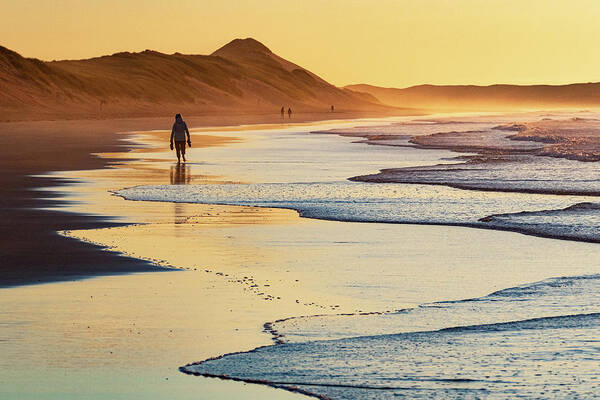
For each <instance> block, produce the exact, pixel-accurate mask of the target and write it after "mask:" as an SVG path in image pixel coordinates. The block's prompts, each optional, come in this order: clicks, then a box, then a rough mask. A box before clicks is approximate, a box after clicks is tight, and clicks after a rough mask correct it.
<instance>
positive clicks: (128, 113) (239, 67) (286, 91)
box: [0, 38, 390, 120]
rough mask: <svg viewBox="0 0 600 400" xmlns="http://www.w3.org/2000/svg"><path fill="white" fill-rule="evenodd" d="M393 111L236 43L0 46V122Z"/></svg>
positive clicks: (263, 50) (254, 44) (247, 43)
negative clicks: (72, 49) (113, 49)
mask: <svg viewBox="0 0 600 400" xmlns="http://www.w3.org/2000/svg"><path fill="white" fill-rule="evenodd" d="M331 104H334V105H335V106H336V108H337V109H339V110H362V111H372V110H390V107H387V106H384V105H382V104H380V103H379V102H378V100H376V99H375V98H374V97H373V96H371V95H369V94H364V93H356V92H354V91H351V90H348V89H342V88H338V87H335V86H333V85H331V84H329V83H327V82H326V81H324V80H323V79H321V78H319V77H318V76H317V75H315V74H313V73H312V72H310V71H307V70H306V69H304V68H302V67H300V66H298V65H296V64H293V63H291V62H289V61H287V60H284V59H283V58H281V57H279V56H277V55H276V54H274V53H272V52H271V50H269V49H268V48H267V47H266V46H264V45H263V44H261V43H259V42H258V41H256V40H254V39H250V38H248V39H235V40H233V41H232V42H230V43H228V44H227V45H225V46H223V47H222V48H220V49H218V50H217V51H215V52H214V53H212V54H211V55H185V54H179V53H175V54H163V53H159V52H156V51H152V50H146V51H143V52H139V53H129V52H123V53H116V54H113V55H110V56H102V57H97V58H91V59H86V60H64V61H52V62H44V61H40V60H37V59H32V58H24V57H22V56H21V55H19V54H18V53H16V52H14V51H12V50H9V49H7V48H5V47H2V46H0V120H30V119H48V118H107V117H133V116H165V115H171V114H173V113H175V112H182V113H186V114H187V115H190V114H193V115H202V114H210V113H231V114H236V113H251V112H274V113H277V112H278V110H279V108H280V107H281V106H282V105H284V106H286V107H288V106H291V107H292V108H293V109H294V110H295V111H325V110H328V109H329V107H330V105H331Z"/></svg>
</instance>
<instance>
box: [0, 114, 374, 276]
mask: <svg viewBox="0 0 600 400" xmlns="http://www.w3.org/2000/svg"><path fill="white" fill-rule="evenodd" d="M384 115H386V114H381V113H369V112H366V113H343V112H336V113H318V114H316V113H307V114H300V115H294V116H293V118H292V119H284V120H283V122H284V124H286V125H288V124H291V125H292V126H293V125H296V124H304V123H307V122H311V121H322V122H326V121H335V120H344V119H354V118H357V117H358V118H378V117H382V116H384ZM332 117H333V118H334V119H332ZM186 120H187V122H188V124H189V126H193V127H194V128H200V129H207V128H210V127H226V126H243V125H251V124H260V123H262V124H267V125H272V126H276V125H280V124H281V123H282V119H281V118H279V117H278V116H277V115H234V116H201V117H190V118H186ZM171 123H172V121H171V118H170V117H164V118H163V117H160V118H158V117H151V118H123V119H108V120H55V121H18V122H1V123H0V136H1V137H3V139H4V140H5V141H6V143H5V144H6V145H5V146H4V147H3V150H0V168H2V170H3V172H4V173H3V175H2V177H0V187H2V188H3V189H4V190H5V193H6V194H5V196H4V198H3V200H2V205H3V207H2V210H0V221H2V222H0V233H2V235H1V236H2V239H1V240H0V249H1V250H2V253H3V256H4V257H3V261H2V262H1V263H0V288H2V287H11V286H19V285H30V284H38V283H46V282H56V281H64V280H71V279H81V278H82V277H92V276H98V275H111V274H122V273H132V272H144V271H156V270H157V268H156V267H155V266H153V265H152V264H151V263H146V262H141V261H140V260H136V259H133V258H127V257H123V256H121V255H119V254H114V253H111V252H108V251H105V249H103V248H102V247H99V246H95V245H91V244H85V243H78V242H76V241H73V240H72V239H67V238H64V237H62V236H60V235H58V234H56V232H57V231H62V230H72V229H86V228H87V229H90V228H99V227H109V226H117V225H119V223H116V222H114V221H110V220H109V219H110V218H107V217H108V216H97V215H85V214H79V213H78V214H73V213H70V212H68V211H66V210H61V211H56V210H48V209H47V208H57V207H60V206H61V204H63V200H62V197H63V196H62V195H61V193H60V191H48V190H46V189H48V188H55V189H56V188H61V187H64V186H65V185H67V184H69V182H68V181H65V180H64V179H61V178H57V177H52V176H49V175H48V174H46V175H45V176H43V177H41V176H40V175H41V174H45V173H47V172H59V171H68V170H93V169H98V168H100V169H106V168H111V164H113V163H115V162H118V159H111V158H101V157H97V156H96V155H95V154H97V153H123V154H127V153H128V152H131V151H132V150H133V149H135V147H136V144H135V143H134V142H133V141H129V142H128V141H127V140H125V141H124V139H127V138H131V137H132V136H134V135H135V134H136V132H139V131H147V130H153V129H160V130H163V129H168V128H169V127H170V124H171ZM119 132H124V133H119ZM167 141H168V138H165V143H166V142H167ZM23 148H27V150H28V152H29V154H28V156H27V157H22V155H21V153H20V151H19V150H20V149H23ZM65 154H67V156H66V157H65ZM39 193H43V194H41V195H40V194H39ZM33 243H35V244H36V246H35V247H32V244H33ZM65 254H68V256H65Z"/></svg>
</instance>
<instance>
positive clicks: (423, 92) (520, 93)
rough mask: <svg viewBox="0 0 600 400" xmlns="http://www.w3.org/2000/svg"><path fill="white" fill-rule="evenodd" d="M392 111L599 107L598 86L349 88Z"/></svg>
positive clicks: (599, 90)
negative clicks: (415, 109)
mask: <svg viewBox="0 0 600 400" xmlns="http://www.w3.org/2000/svg"><path fill="white" fill-rule="evenodd" d="M346 89H350V90H354V91H357V92H363V93H367V94H370V95H373V96H375V97H376V98H377V99H379V100H380V101H381V102H383V103H385V104H388V105H392V106H395V107H411V108H422V109H434V110H447V111H451V110H516V109H531V108H538V109H539V108H544V107H556V108H562V107H565V108H572V107H590V106H600V83H577V84H571V85H531V86H520V85H491V86H474V85H462V86H461V85H457V86H435V85H420V86H412V87H409V88H405V89H394V88H383V87H378V86H371V85H365V84H360V85H349V86H346Z"/></svg>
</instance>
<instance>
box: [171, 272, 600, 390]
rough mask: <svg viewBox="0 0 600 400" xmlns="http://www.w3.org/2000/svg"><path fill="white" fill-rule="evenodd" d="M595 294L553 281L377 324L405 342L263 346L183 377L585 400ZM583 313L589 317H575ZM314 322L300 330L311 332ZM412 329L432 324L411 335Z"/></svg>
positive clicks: (324, 324)
mask: <svg viewBox="0 0 600 400" xmlns="http://www.w3.org/2000/svg"><path fill="white" fill-rule="evenodd" d="M598 289H600V275H588V276H576V277H559V278H552V279H548V280H545V281H541V282H536V283H533V284H529V285H522V286H518V287H514V288H509V289H503V290H501V291H498V292H494V293H491V294H490V295H488V296H484V297H481V298H477V299H467V300H462V301H457V302H439V303H431V304H425V305H423V306H422V307H418V308H416V309H410V310H403V311H400V312H395V313H391V314H389V315H386V316H385V318H408V319H409V320H407V321H405V331H404V332H400V333H390V334H376V335H360V336H351V337H346V338H340V339H329V340H316V341H315V340H308V341H306V340H305V341H300V342H289V343H283V344H278V345H274V346H265V347H260V348H257V349H255V350H252V351H250V352H243V353H233V354H228V355H224V356H222V357H217V358H214V359H209V360H205V361H203V362H199V363H193V364H189V365H186V366H184V367H182V371H183V372H186V373H190V374H195V375H203V376H209V377H220V378H223V379H236V380H242V381H245V382H252V383H262V384H271V385H273V386H275V387H281V388H286V389H289V388H298V389H300V390H302V391H304V392H306V393H310V394H312V395H314V396H320V398H329V399H358V398H360V399H384V398H389V397H390V396H394V395H398V396H407V397H411V398H479V397H481V396H485V397H486V398H506V397H514V396H522V397H536V398H540V397H541V398H545V397H553V398H565V399H566V398H569V399H571V398H587V397H590V396H592V395H593V393H595V390H596V389H597V387H598V382H597V381H596V378H595V377H596V372H595V371H596V367H597V363H598V361H600V359H598V355H597V354H598V349H600V340H598V339H597V335H596V333H597V331H598V328H599V327H600V312H599V310H600V296H598V294H597V293H598V292H599V291H598ZM524 298H525V299H526V300H525V301H526V302H527V303H523V301H524ZM582 304H587V306H588V307H587V308H579V305H582ZM502 309H503V311H502V312H500V310H502ZM573 311H574V312H573ZM431 313H434V314H435V315H429V316H426V314H431ZM544 313H545V314H548V315H543V314H544ZM536 314H537V316H536ZM383 317H384V316H382V315H375V314H373V315H362V316H360V315H346V316H329V317H327V316H321V317H319V318H316V321H312V322H313V323H314V325H319V326H320V327H321V328H320V329H330V325H332V324H333V325H335V319H336V318H339V319H342V318H344V319H345V320H346V321H349V322H353V323H354V324H355V325H356V326H357V327H365V326H368V325H369V324H375V325H377V330H381V328H382V319H381V318H383ZM519 317H520V318H519ZM313 319H314V318H310V317H308V318H306V317H305V318H302V319H300V321H302V323H308V324H309V325H310V322H311V320H313ZM377 319H378V320H377ZM494 319H495V322H487V321H493V320H494ZM290 320H293V319H290ZM290 320H284V321H280V322H279V323H276V325H277V327H278V328H277V329H279V330H281V331H285V329H287V327H286V326H279V325H281V324H283V325H285V324H286V323H287V322H289V321H290ZM419 320H429V321H435V323H434V324H433V325H429V328H431V329H424V330H419V329H418V328H419V327H417V330H415V326H414V325H415V324H416V325H420V324H421V323H420V322H419ZM296 322H298V321H296ZM440 322H442V323H443V324H445V326H444V325H439V324H440ZM455 322H458V324H454V323H455ZM471 322H475V323H471ZM436 324H437V325H436ZM300 325H302V324H300ZM423 326H425V325H423ZM575 366H577V368H574V367H575Z"/></svg>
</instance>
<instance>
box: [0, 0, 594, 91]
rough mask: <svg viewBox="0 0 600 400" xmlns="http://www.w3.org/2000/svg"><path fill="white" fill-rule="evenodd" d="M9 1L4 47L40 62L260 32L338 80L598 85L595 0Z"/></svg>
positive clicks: (1, 28) (0, 33)
mask: <svg viewBox="0 0 600 400" xmlns="http://www.w3.org/2000/svg"><path fill="white" fill-rule="evenodd" d="M1 3H2V14H1V15H0V37H1V38H2V41H1V42H0V44H1V45H3V46H5V47H8V48H10V49H12V50H15V51H17V52H19V53H21V54H22V55H23V56H26V57H36V58H40V59H42V60H52V59H76V58H89V57H95V56H100V55H105V54H112V53H115V52H119V51H141V50H144V49H153V50H157V51H160V52H165V53H174V52H181V53H190V54H210V53H211V52H213V51H214V50H216V49H217V48H219V47H220V46H222V45H224V44H225V43H227V42H229V41H230V40H231V39H234V38H236V37H254V38H256V39H257V40H259V41H261V42H262V43H264V44H265V45H266V46H268V47H269V48H270V49H271V50H272V51H274V52H275V53H277V54H279V55H281V56H282V57H284V58H286V59H289V60H291V61H293V62H295V63H297V64H299V65H302V66H305V67H306V68H308V69H310V70H311V71H313V72H315V73H316V74H318V75H320V76H321V77H323V78H324V79H326V80H328V81H329V82H332V83H334V84H336V85H340V86H341V85H347V84H353V83H369V84H375V85H380V86H393V87H406V86H411V85H416V84H422V83H432V84H484V85H485V84H492V83H516V84H534V83H549V84H562V83H571V82H590V81H600V69H599V68H598V65H599V64H600V54H599V53H598V52H597V51H595V46H596V45H597V38H598V37H600V24H598V21H599V20H600V3H598V2H597V1H589V0H576V1H569V2H568V3H567V2H564V1H560V0H543V1H540V0H534V1H526V2H523V1H514V0H505V1H495V0H492V1H482V0H453V1H447V0H422V1H405V0H380V1H377V2H373V1H344V0H331V1H317V0H313V1H282V0H275V1H273V0H263V1H260V2H256V1H231V0H222V1H191V0H178V1H169V2H166V1H158V0H149V1H142V0H132V1H127V2H122V1H115V0H103V1H75V0H62V1H41V0H29V1H11V0H3V1H2V2H1ZM259 4H260V6H259ZM24 20H26V23H24Z"/></svg>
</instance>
